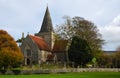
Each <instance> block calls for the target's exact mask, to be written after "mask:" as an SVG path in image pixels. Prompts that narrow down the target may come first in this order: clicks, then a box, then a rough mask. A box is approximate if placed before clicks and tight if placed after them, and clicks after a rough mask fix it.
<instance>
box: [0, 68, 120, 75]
mask: <svg viewBox="0 0 120 78" xmlns="http://www.w3.org/2000/svg"><path fill="white" fill-rule="evenodd" d="M71 72H73V73H75V72H120V69H118V68H69V69H66V68H63V69H51V70H50V69H40V70H21V72H19V73H18V74H50V73H56V74H57V73H60V74H65V73H71ZM0 74H2V73H1V72H0ZM5 74H15V73H13V72H12V71H11V70H8V71H7V72H6V73H5Z"/></svg>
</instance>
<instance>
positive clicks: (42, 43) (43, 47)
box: [29, 35, 50, 51]
mask: <svg viewBox="0 0 120 78" xmlns="http://www.w3.org/2000/svg"><path fill="white" fill-rule="evenodd" d="M29 36H30V38H31V39H32V40H33V41H34V42H35V43H36V44H37V45H38V47H39V49H41V50H45V51H50V47H49V45H48V44H47V43H46V42H45V41H44V39H43V38H40V37H38V36H32V35H29Z"/></svg>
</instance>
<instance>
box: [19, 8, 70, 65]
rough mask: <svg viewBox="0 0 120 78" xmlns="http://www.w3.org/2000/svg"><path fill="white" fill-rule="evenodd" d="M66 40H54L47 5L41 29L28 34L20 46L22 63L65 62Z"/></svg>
mask: <svg viewBox="0 0 120 78" xmlns="http://www.w3.org/2000/svg"><path fill="white" fill-rule="evenodd" d="M67 44H68V41H67V40H55V37H54V29H53V25H52V20H51V16H50V12H49V9H48V7H47V8H46V12H45V15H44V18H43V22H42V26H41V29H40V31H39V32H38V33H35V35H30V34H28V35H27V36H26V38H24V40H23V41H22V44H21V46H20V48H21V51H22V52H23V55H24V64H25V65H30V64H41V63H43V62H46V61H56V62H59V61H60V62H66V61H67V60H68V59H67V58H68V56H67Z"/></svg>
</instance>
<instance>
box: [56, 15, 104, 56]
mask: <svg viewBox="0 0 120 78" xmlns="http://www.w3.org/2000/svg"><path fill="white" fill-rule="evenodd" d="M64 18H65V22H64V23H63V24H61V25H58V26H57V27H56V30H55V31H56V34H57V38H60V39H67V40H70V41H71V40H72V38H73V37H74V36H79V37H80V38H81V39H84V40H86V41H87V43H88V45H89V47H90V48H91V50H92V54H93V56H97V54H98V53H99V52H100V51H101V48H102V44H103V40H102V38H101V34H100V33H99V31H98V29H97V26H96V25H95V24H94V23H92V22H91V21H88V20H86V19H84V18H82V17H78V16H77V17H73V18H70V17H68V16H65V17H64Z"/></svg>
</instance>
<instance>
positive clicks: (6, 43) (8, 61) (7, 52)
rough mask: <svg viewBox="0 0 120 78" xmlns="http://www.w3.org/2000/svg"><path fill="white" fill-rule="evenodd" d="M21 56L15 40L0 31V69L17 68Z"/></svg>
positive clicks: (21, 58) (21, 59) (20, 61)
mask: <svg viewBox="0 0 120 78" xmlns="http://www.w3.org/2000/svg"><path fill="white" fill-rule="evenodd" d="M22 61H23V54H22V52H21V51H20V48H19V47H18V46H17V44H16V42H15V40H14V39H13V38H12V37H11V36H10V35H9V34H8V33H7V32H6V31H4V30H0V69H4V70H6V69H7V68H8V67H10V68H15V67H19V66H20V64H21V63H22Z"/></svg>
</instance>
